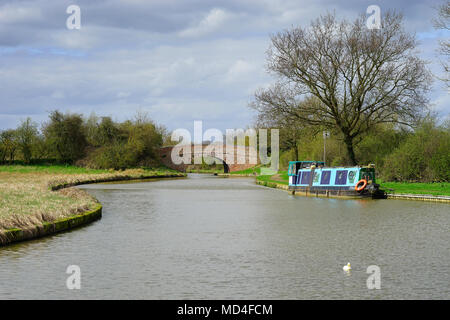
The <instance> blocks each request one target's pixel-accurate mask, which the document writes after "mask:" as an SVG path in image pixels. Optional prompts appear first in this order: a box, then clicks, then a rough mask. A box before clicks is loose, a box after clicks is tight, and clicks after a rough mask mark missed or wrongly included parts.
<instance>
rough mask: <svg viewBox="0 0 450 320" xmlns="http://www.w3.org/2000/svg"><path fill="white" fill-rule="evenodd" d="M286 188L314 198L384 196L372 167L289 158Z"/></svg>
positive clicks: (377, 197)
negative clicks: (327, 163) (330, 164)
mask: <svg viewBox="0 0 450 320" xmlns="http://www.w3.org/2000/svg"><path fill="white" fill-rule="evenodd" d="M288 176H289V190H291V191H292V192H294V193H295V194H300V195H305V196H317V197H343V198H360V197H371V198H374V199H386V197H387V195H386V192H385V191H383V190H381V189H380V185H379V184H377V183H376V181H375V167H374V166H373V165H369V166H366V167H361V166H355V167H326V166H325V163H324V162H322V161H290V162H289V170H288Z"/></svg>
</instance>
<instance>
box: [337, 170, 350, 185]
mask: <svg viewBox="0 0 450 320" xmlns="http://www.w3.org/2000/svg"><path fill="white" fill-rule="evenodd" d="M334 184H337V185H339V184H340V185H343V184H347V170H337V171H336V180H335V181H334Z"/></svg>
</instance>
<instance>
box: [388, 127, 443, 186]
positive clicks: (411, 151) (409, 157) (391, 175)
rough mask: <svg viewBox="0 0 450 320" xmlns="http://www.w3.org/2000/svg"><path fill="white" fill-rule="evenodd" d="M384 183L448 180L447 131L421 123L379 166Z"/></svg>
mask: <svg viewBox="0 0 450 320" xmlns="http://www.w3.org/2000/svg"><path fill="white" fill-rule="evenodd" d="M382 173H383V178H384V179H385V180H388V181H422V182H434V181H450V132H449V130H448V129H444V128H439V127H436V126H435V124H434V122H432V121H428V122H426V123H424V124H423V125H422V126H421V127H420V128H419V129H417V130H416V132H415V134H411V135H410V136H409V137H408V138H407V139H406V141H405V142H404V143H402V144H401V145H400V146H399V147H398V148H397V149H396V150H395V151H394V152H393V153H392V154H390V155H388V156H387V157H386V159H385V163H384V166H383V167H382Z"/></svg>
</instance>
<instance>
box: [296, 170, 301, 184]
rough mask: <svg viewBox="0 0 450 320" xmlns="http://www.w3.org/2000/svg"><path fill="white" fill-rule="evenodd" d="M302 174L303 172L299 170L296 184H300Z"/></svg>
mask: <svg viewBox="0 0 450 320" xmlns="http://www.w3.org/2000/svg"><path fill="white" fill-rule="evenodd" d="M301 176H302V172H301V171H298V175H297V181H295V184H300V179H301Z"/></svg>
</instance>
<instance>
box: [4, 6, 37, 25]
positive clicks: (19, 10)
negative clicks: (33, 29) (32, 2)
mask: <svg viewBox="0 0 450 320" xmlns="http://www.w3.org/2000/svg"><path fill="white" fill-rule="evenodd" d="M40 20H42V12H41V9H40V8H39V7H18V6H14V5H12V4H5V5H3V6H1V7H0V25H1V24H14V23H21V22H26V23H29V22H34V21H40Z"/></svg>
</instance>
